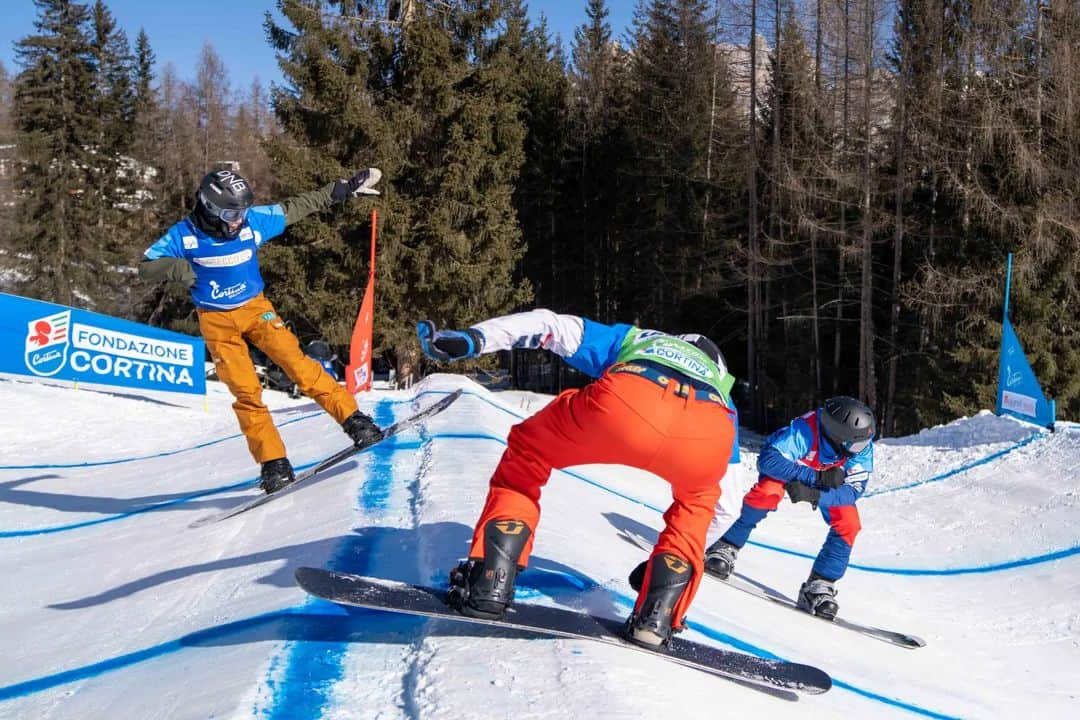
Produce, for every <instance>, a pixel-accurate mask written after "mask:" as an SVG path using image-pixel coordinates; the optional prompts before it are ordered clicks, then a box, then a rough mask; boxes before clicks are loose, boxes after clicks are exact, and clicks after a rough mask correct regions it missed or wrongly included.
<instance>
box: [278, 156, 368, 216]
mask: <svg viewBox="0 0 1080 720" xmlns="http://www.w3.org/2000/svg"><path fill="white" fill-rule="evenodd" d="M381 178H382V171H381V170H379V169H378V168H364V169H363V170H361V171H360V172H358V173H356V174H354V175H353V176H352V177H350V178H348V179H347V180H337V181H335V182H332V183H329V184H327V185H324V186H323V187H321V188H319V189H318V190H312V191H311V192H306V193H301V194H299V195H294V196H293V197H290V198H285V199H284V200H282V201H281V202H280V203H278V204H279V205H281V209H282V210H283V211H284V213H285V224H286V225H292V224H293V223H295V222H299V221H301V220H303V219H304V218H306V217H307V216H308V215H311V214H312V213H317V212H321V211H323V210H326V209H327V208H329V207H330V206H331V205H335V204H337V203H340V202H345V201H346V200H348V199H349V198H355V197H360V196H361V195H378V194H379V191H378V190H376V189H375V187H374V186H375V184H376V183H378V182H379V180H380V179H381Z"/></svg>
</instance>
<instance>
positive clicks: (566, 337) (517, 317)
mask: <svg viewBox="0 0 1080 720" xmlns="http://www.w3.org/2000/svg"><path fill="white" fill-rule="evenodd" d="M416 329H417V335H418V336H419V338H420V346H421V348H422V349H423V350H424V353H425V354H426V355H427V356H428V357H431V358H433V359H435V360H441V361H446V360H460V359H463V358H470V357H476V356H477V355H480V354H482V353H489V352H495V351H496V350H510V349H514V348H524V349H534V350H541V349H542V350H550V351H551V352H553V353H555V354H556V355H559V356H561V357H564V358H566V361H567V362H568V363H569V364H570V365H571V366H573V367H574V368H576V369H578V370H580V371H581V372H583V373H585V374H586V375H589V376H590V377H599V376H600V375H601V374H602V373H603V372H604V370H606V369H607V368H608V367H610V366H611V364H612V363H613V362H614V361H615V358H616V356H617V355H618V353H619V348H621V347H622V343H623V340H624V339H625V337H626V334H627V333H628V332H629V331H630V330H631V329H632V328H631V326H629V325H604V324H603V323H598V322H594V321H592V320H589V319H588V318H583V317H579V316H577V315H560V314H557V313H554V312H552V311H551V310H544V309H537V310H530V311H529V312H523V313H515V314H513V315H503V316H501V317H497V318H491V319H490V320H485V321H483V322H480V323H477V324H475V325H473V326H472V327H470V328H468V329H467V330H436V329H435V325H434V323H432V322H431V321H429V320H423V321H421V322H420V323H418V324H417V328H416Z"/></svg>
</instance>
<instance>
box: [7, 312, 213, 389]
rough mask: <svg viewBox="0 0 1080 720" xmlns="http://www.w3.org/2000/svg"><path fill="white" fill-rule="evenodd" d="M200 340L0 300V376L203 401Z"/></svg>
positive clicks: (104, 318) (102, 317)
mask: <svg viewBox="0 0 1080 720" xmlns="http://www.w3.org/2000/svg"><path fill="white" fill-rule="evenodd" d="M205 352H206V351H205V345H204V343H203V340H202V338H197V337H192V336H190V335H183V334H181V333H176V332H171V331H169V330H162V329H161V328H155V327H151V326H149V325H142V324H140V323H136V322H131V321H129V320H121V319H119V318H114V317H110V316H108V315H100V314H98V313H93V312H89V311H87V310H80V309H78V308H72V307H66V306H64V305H54V304H53V303H47V302H42V301H40V300H31V299H30V298H24V297H20V296H18V295H9V294H6V293H0V374H4V375H7V376H22V378H23V379H27V380H34V379H36V380H40V381H42V382H53V383H59V384H79V383H83V384H86V385H90V386H110V387H112V386H115V387H123V388H131V389H135V390H145V391H151V392H168V393H184V394H192V395H205V393H206V369H205V368H206V364H205Z"/></svg>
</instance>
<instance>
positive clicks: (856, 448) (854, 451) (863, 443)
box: [844, 438, 873, 455]
mask: <svg viewBox="0 0 1080 720" xmlns="http://www.w3.org/2000/svg"><path fill="white" fill-rule="evenodd" d="M872 439H873V438H866V439H865V440H849V441H847V442H846V443H844V451H845V452H847V454H848V455H858V454H859V453H861V452H862V451H863V450H865V449H866V448H868V447H870V441H871V440H872Z"/></svg>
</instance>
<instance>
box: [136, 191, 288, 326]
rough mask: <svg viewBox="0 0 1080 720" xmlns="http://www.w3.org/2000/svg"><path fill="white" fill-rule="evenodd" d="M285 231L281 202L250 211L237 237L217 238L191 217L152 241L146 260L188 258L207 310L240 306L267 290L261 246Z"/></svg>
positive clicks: (194, 291)
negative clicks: (261, 262)
mask: <svg viewBox="0 0 1080 720" xmlns="http://www.w3.org/2000/svg"><path fill="white" fill-rule="evenodd" d="M283 232H285V211H284V210H283V209H282V207H281V205H256V206H255V207H253V208H251V209H250V210H248V212H247V217H246V218H245V219H244V224H243V226H242V227H241V228H240V234H239V235H237V237H236V239H234V240H224V239H221V238H214V237H211V236H209V235H207V234H206V233H204V232H202V231H201V230H199V228H197V227H195V225H194V224H193V223H192V222H191V221H190V220H189V219H188V218H184V219H183V220H181V221H180V222H178V223H176V224H175V225H173V226H172V227H170V228H169V229H168V230H167V231H166V232H165V234H164V235H162V236H161V238H160V239H159V240H158V241H157V242H155V243H154V244H153V245H151V246H150V247H149V248H148V249H147V250H146V252H145V253H144V256H145V257H146V259H147V260H157V259H159V258H166V257H174V258H183V259H185V260H187V261H188V262H189V263H190V264H191V268H192V270H194V271H195V284H194V285H193V286H192V288H191V299H192V300H193V301H194V302H195V305H196V306H197V307H200V308H205V309H208V310H232V309H233V308H238V307H240V306H242V305H244V304H245V303H247V302H248V301H249V300H251V299H252V298H254V297H255V296H256V295H258V294H259V293H261V292H262V291H263V286H264V283H263V279H262V275H261V274H260V273H259V261H258V257H257V255H258V251H259V248H260V247H262V244H263V243H264V242H266V241H267V240H270V239H271V238H274V237H277V236H278V235H280V234H281V233H283Z"/></svg>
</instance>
